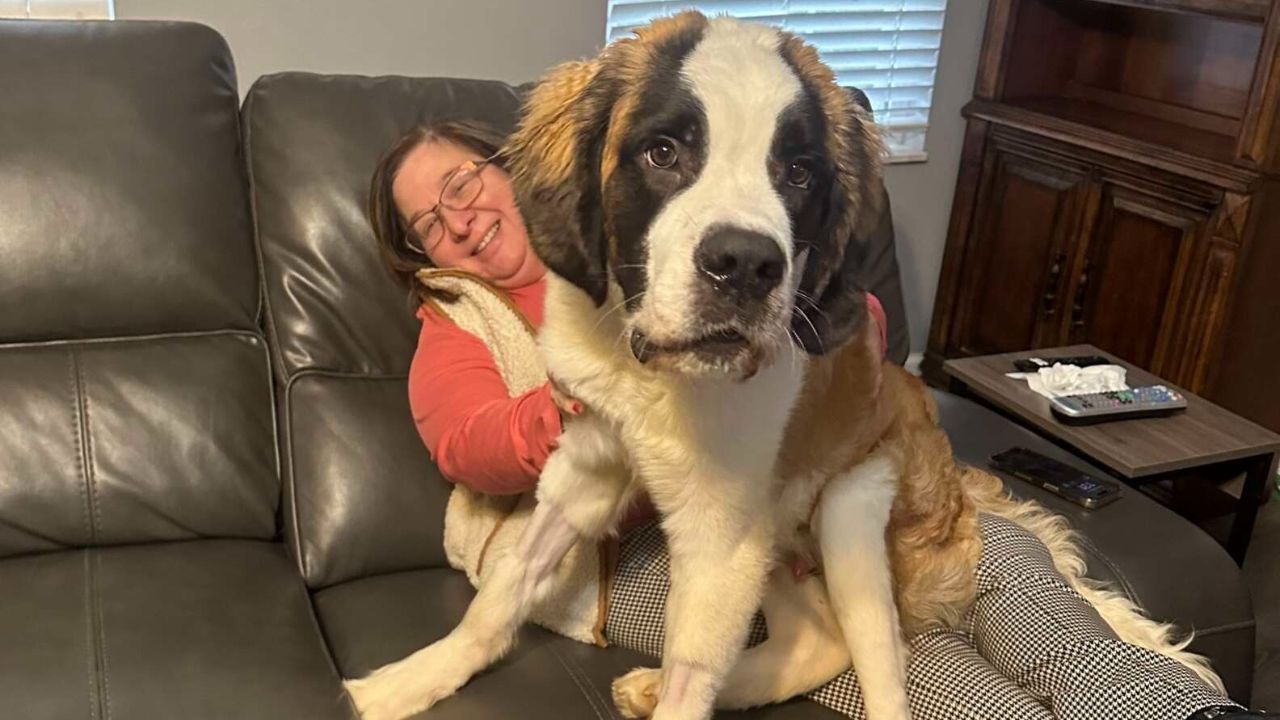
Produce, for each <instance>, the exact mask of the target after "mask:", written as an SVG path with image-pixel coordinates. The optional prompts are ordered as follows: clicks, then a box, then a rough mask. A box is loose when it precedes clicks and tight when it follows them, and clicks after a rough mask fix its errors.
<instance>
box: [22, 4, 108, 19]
mask: <svg viewBox="0 0 1280 720" xmlns="http://www.w3.org/2000/svg"><path fill="white" fill-rule="evenodd" d="M0 18H23V19H32V20H36V19H40V20H111V19H113V18H115V7H114V3H113V2H112V0H0Z"/></svg>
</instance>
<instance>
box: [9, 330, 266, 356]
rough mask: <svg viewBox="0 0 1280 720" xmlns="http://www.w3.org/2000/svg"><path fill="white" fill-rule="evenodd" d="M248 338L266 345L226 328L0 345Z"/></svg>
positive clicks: (252, 333) (251, 333)
mask: <svg viewBox="0 0 1280 720" xmlns="http://www.w3.org/2000/svg"><path fill="white" fill-rule="evenodd" d="M223 336H228V337H235V336H240V337H247V338H254V339H256V340H261V341H263V343H264V345H265V343H266V339H267V338H266V336H265V335H264V334H263V333H262V332H260V331H259V330H258V329H257V328H254V329H251V330H245V329H239V328H224V329H221V330H187V331H181V332H153V333H144V334H142V335H107V336H103V337H94V338H64V339H61V340H35V341H29V342H15V343H2V344H0V352H6V351H11V350H40V349H44V348H59V347H66V348H72V349H74V348H76V347H79V346H86V347H95V346H100V345H112V344H116V343H144V342H153V341H156V340H187V339H191V338H201V337H223Z"/></svg>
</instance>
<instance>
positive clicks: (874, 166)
mask: <svg viewBox="0 0 1280 720" xmlns="http://www.w3.org/2000/svg"><path fill="white" fill-rule="evenodd" d="M833 80H834V79H833V78H832V79H831V80H828V79H827V78H825V77H822V78H820V87H821V88H822V90H821V91H820V96H821V98H822V105H823V110H824V112H825V113H826V116H827V149H828V152H829V153H830V155H831V159H832V165H833V177H832V182H831V193H830V196H829V198H828V199H827V204H826V208H825V212H824V216H825V219H824V222H823V226H822V228H821V230H820V231H819V233H818V236H817V237H816V238H815V239H814V241H813V242H812V243H810V245H809V251H808V257H807V259H806V262H805V268H804V274H803V275H802V277H801V280H800V286H799V287H800V292H798V293H797V295H796V305H795V308H796V309H795V313H794V316H793V318H792V321H791V328H792V330H793V331H794V334H795V337H796V339H797V341H798V342H799V343H800V346H801V347H803V348H804V350H805V352H808V353H809V354H811V355H824V354H826V353H829V352H831V351H833V350H835V349H837V348H839V347H840V346H841V345H843V344H844V343H845V342H847V341H848V340H849V339H850V338H851V337H853V336H854V334H856V333H857V332H858V331H859V330H861V329H862V326H863V324H864V323H865V322H866V317H867V304H866V292H865V290H864V289H863V288H861V287H859V283H858V280H857V274H858V270H859V269H860V268H861V266H862V265H863V263H864V261H865V255H866V246H867V240H868V238H869V237H870V236H871V233H872V232H874V230H875V229H876V227H877V226H878V225H879V223H880V222H881V220H882V218H881V215H882V213H883V211H884V209H885V208H887V204H886V203H885V202H884V201H885V199H886V198H885V191H884V180H883V177H882V158H883V153H884V150H883V148H884V146H883V144H882V142H881V139H880V135H879V133H878V132H877V131H876V128H875V123H874V121H873V120H872V118H871V113H870V111H869V110H868V109H867V103H866V96H865V95H863V94H862V93H861V92H860V91H857V90H852V91H848V90H845V89H843V88H840V87H838V86H836V85H835V83H834V81H833Z"/></svg>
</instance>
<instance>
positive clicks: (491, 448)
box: [409, 278, 887, 495]
mask: <svg viewBox="0 0 1280 720" xmlns="http://www.w3.org/2000/svg"><path fill="white" fill-rule="evenodd" d="M546 290H547V285H546V279H545V278H543V279H541V280H539V281H537V282H535V283H532V284H530V285H527V286H525V287H522V288H517V289H514V290H510V291H508V292H509V295H510V297H511V299H512V300H513V301H514V302H515V304H516V307H518V308H519V309H520V311H521V312H522V313H523V314H524V316H525V318H526V319H527V320H528V321H529V323H530V324H531V325H532V326H533V327H534V328H535V329H536V328H538V327H540V326H541V325H542V307H543V300H544V298H545V296H546ZM867 300H868V302H867V305H868V309H869V310H870V313H871V316H872V317H873V318H874V320H875V322H876V324H877V325H878V326H879V328H878V329H879V331H880V340H881V347H882V348H883V347H884V346H885V345H886V342H885V341H886V337H885V335H886V332H885V331H886V325H887V323H886V322H885V316H884V309H883V308H882V307H881V305H880V302H879V300H877V299H876V298H875V296H874V295H871V294H868V295H867ZM418 318H419V319H421V320H422V332H421V334H420V335H419V337H418V349H417V351H416V352H415V353H414V356H413V361H412V363H411V365H410V368H409V407H410V408H411V410H412V411H413V419H414V422H415V424H416V425H417V428H418V433H419V435H421V436H422V440H423V442H424V443H425V444H426V446H427V449H428V450H429V451H430V453H431V456H432V458H433V459H434V460H435V462H436V465H437V466H438V467H439V468H440V472H441V473H442V474H443V475H444V476H445V477H446V478H448V479H449V480H450V481H452V482H456V483H462V484H463V485H466V486H467V487H470V488H472V489H473V490H476V491H478V492H483V493H489V494H498V495H510V494H516V493H522V492H525V491H528V490H532V489H533V488H534V486H535V485H537V482H538V475H539V474H540V473H541V472H542V467H543V465H545V464H546V461H547V456H548V455H550V454H551V451H552V450H554V449H555V446H556V439H557V438H558V437H559V436H560V432H561V429H562V428H561V425H560V412H559V410H558V409H557V408H556V405H555V403H554V402H553V401H552V400H551V387H550V385H549V384H544V385H542V386H539V387H538V388H536V389H534V390H531V391H529V392H527V393H525V394H523V395H520V396H518V397H514V398H513V397H510V396H509V395H508V394H507V386H506V383H504V382H503V380H502V375H501V374H500V373H499V371H498V366H497V363H496V362H494V359H493V355H492V354H491V353H490V352H489V349H488V348H487V347H485V345H484V343H483V342H481V341H480V339H479V338H477V337H476V336H474V335H472V334H471V333H468V332H467V331H465V330H463V329H461V328H459V327H458V326H457V325H455V324H454V323H453V322H452V321H450V320H449V319H447V318H445V317H443V316H441V315H439V314H437V313H435V312H433V311H431V310H429V309H427V308H426V307H423V308H421V309H419V310H418Z"/></svg>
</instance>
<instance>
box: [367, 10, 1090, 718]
mask: <svg viewBox="0 0 1280 720" xmlns="http://www.w3.org/2000/svg"><path fill="white" fill-rule="evenodd" d="M506 154H507V156H508V158H509V163H510V164H509V169H510V171H511V173H512V178H513V181H514V186H515V188H516V193H517V198H518V201H519V203H520V206H521V211H522V214H523V215H524V218H525V221H526V223H527V225H528V228H529V234H530V238H531V241H532V242H533V244H534V247H535V249H536V250H537V252H538V254H539V255H540V256H541V257H542V258H543V260H544V261H545V262H546V264H547V265H548V267H549V268H550V269H551V270H552V275H551V276H550V279H549V282H548V290H547V298H546V308H545V320H544V325H543V329H542V332H541V335H540V343H541V345H542V349H543V352H544V355H545V360H546V363H547V367H548V371H549V372H550V373H551V375H552V376H553V377H555V378H556V379H557V380H558V381H559V382H560V383H561V384H562V385H564V386H565V387H566V388H567V389H568V391H569V392H570V394H572V395H574V396H575V397H577V398H578V399H580V400H581V401H582V402H583V403H584V404H585V405H586V406H587V407H588V408H590V411H589V412H588V413H587V414H586V415H584V416H583V417H581V418H575V419H574V420H572V421H571V422H569V423H567V425H566V427H565V430H564V433H563V435H562V437H561V439H560V446H559V449H558V450H557V451H556V452H555V453H553V454H552V455H551V457H550V458H549V459H548V461H547V464H546V467H545V468H544V471H543V474H542V477H541V479H540V482H539V487H538V505H537V508H536V510H535V512H534V515H533V517H532V519H531V520H530V523H529V527H528V529H527V530H526V533H525V535H524V537H523V538H522V540H521V542H520V544H519V547H518V548H517V549H516V551H515V552H513V553H511V554H509V555H506V556H504V557H502V558H500V559H498V560H497V561H496V562H497V564H496V565H495V567H494V570H493V571H492V575H491V577H490V578H489V579H487V580H486V583H485V584H484V586H483V587H482V588H481V589H480V591H479V593H478V594H477V596H476V598H475V600H474V601H473V602H472V604H471V606H470V607H469V608H468V610H467V612H466V614H465V616H464V618H463V620H462V621H461V623H460V624H459V625H458V626H457V627H456V628H455V629H454V630H453V631H452V632H451V633H450V634H449V635H448V636H446V637H445V638H443V639H441V640H439V641H437V642H436V643H434V644H432V645H431V646H429V647H427V648H425V649H423V650H420V651H418V652H416V653H414V654H413V655H411V656H409V657H408V658H406V659H404V660H401V661H399V662H397V663H393V664H391V665H388V666H386V667H383V668H381V669H379V670H377V671H375V672H374V673H373V674H372V675H370V676H368V677H366V678H363V679H360V680H354V681H351V682H349V683H348V684H347V688H348V689H349V691H350V692H351V694H352V697H353V698H354V700H355V702H356V705H357V707H358V708H359V709H360V711H361V713H362V714H363V715H364V717H365V718H367V719H368V720H382V719H384V718H400V717H406V716H408V715H411V714H414V713H416V712H419V711H422V710H425V709H427V708H429V707H430V706H431V705H432V704H434V703H435V702H437V701H438V700H440V699H442V698H444V697H447V696H448V695H450V694H452V693H453V692H455V691H456V690H458V689H459V688H460V687H461V686H462V685H463V684H465V683H466V682H467V681H468V680H469V679H470V678H471V677H472V676H473V675H474V674H475V673H477V672H480V671H482V670H484V669H485V668H486V667H488V666H489V665H490V664H491V663H493V662H494V661H496V660H497V659H498V658H499V657H501V656H502V655H503V654H504V653H505V652H506V651H507V650H508V649H509V648H510V647H511V644H512V643H513V641H514V638H515V633H516V630H517V628H518V627H519V625H520V623H522V622H523V621H524V620H525V619H526V618H527V616H528V614H529V609H530V607H531V605H532V604H534V603H536V602H538V600H539V597H540V595H541V594H542V592H543V591H544V590H545V584H546V580H547V578H548V577H549V575H550V572H549V571H550V569H551V568H553V567H554V566H555V564H556V563H557V562H558V561H559V559H560V558H561V557H562V556H563V555H564V553H565V552H566V551H567V550H568V549H569V548H570V547H571V546H572V544H573V543H574V542H576V541H578V539H579V538H583V537H585V538H597V537H600V536H602V535H603V534H605V533H609V532H612V531H613V529H614V528H615V526H616V524H617V521H618V519H619V518H620V516H621V515H622V513H623V512H624V511H625V510H626V508H627V506H628V505H629V504H630V501H631V499H632V498H633V497H634V496H635V495H636V494H638V493H639V492H645V493H647V494H648V496H649V497H650V499H651V500H652V501H653V503H654V505H655V507H656V508H657V509H658V511H659V513H660V516H661V522H662V526H663V529H664V531H665V533H666V535H667V539H668V547H669V550H670V555H671V592H670V595H669V598H668V604H667V623H666V628H667V634H666V637H667V642H666V647H665V649H664V654H663V665H662V669H661V670H660V671H638V672H636V673H632V674H631V675H628V676H626V677H624V678H623V679H621V680H620V681H619V682H618V684H617V686H616V687H615V697H616V698H617V700H618V702H619V705H620V706H621V707H622V708H623V709H624V710H625V711H628V712H633V713H643V714H649V715H651V716H652V717H654V718H658V719H659V720H686V719H687V720H703V719H705V718H708V717H710V715H711V712H712V709H713V707H714V706H715V704H716V702H717V698H719V702H720V703H722V704H728V705H733V706H741V705H755V704H761V703H765V702H772V701H775V700H781V699H785V698H786V697H790V696H791V695H794V694H796V693H798V692H802V691H804V690H806V689H809V688H810V687H813V686H815V685H816V684H818V683H820V682H821V681H824V680H826V679H828V678H830V677H832V676H834V675H835V674H837V673H838V672H840V671H841V670H843V669H844V668H845V667H847V666H848V664H849V662H850V659H852V663H853V665H854V666H855V667H856V669H857V671H858V673H859V676H860V678H861V679H862V681H863V687H864V690H865V696H866V699H867V707H868V711H869V715H870V717H871V718H872V720H886V719H888V718H905V717H907V710H906V702H905V692H904V688H903V684H904V675H903V673H904V670H903V668H904V664H905V656H906V654H905V650H904V645H903V642H902V632H903V629H905V630H907V631H908V632H911V631H914V630H916V629H919V628H922V627H927V626H929V625H930V624H935V623H944V624H949V623H954V622H955V621H956V620H957V619H958V617H959V615H960V613H961V612H962V611H963V607H964V606H965V604H966V603H967V602H969V601H970V600H971V598H972V595H973V579H972V574H973V567H974V565H975V564H976V560H977V555H978V549H979V539H978V535H977V529H976V524H975V513H976V512H977V511H978V510H979V509H984V508H985V507H986V506H987V505H990V506H995V507H1006V506H1007V507H1008V508H1013V507H1015V506H1013V505H1011V504H1008V503H1007V502H1004V501H1002V500H999V499H998V496H997V495H996V494H995V490H994V489H993V490H992V491H991V493H990V497H987V496H985V495H982V496H979V495H977V494H975V491H972V490H967V489H965V488H964V486H963V480H964V478H963V477H962V476H963V475H964V472H965V471H962V470H960V469H959V468H957V467H956V466H955V464H954V462H952V461H951V459H950V452H949V449H948V448H947V447H946V441H945V438H944V437H942V436H941V434H940V433H939V432H937V431H936V428H932V429H930V428H931V420H932V417H931V414H930V410H929V408H928V405H927V396H925V395H923V394H922V392H921V391H920V390H919V388H915V389H911V388H910V381H909V380H908V379H907V378H906V377H905V376H904V375H901V374H899V373H894V372H883V373H882V372H881V371H880V370H879V369H878V368H879V361H878V358H877V357H871V356H867V353H868V352H870V351H869V349H868V348H869V345H868V340H867V338H868V336H867V333H868V332H869V331H868V328H869V323H867V322H866V315H867V314H866V307H865V296H864V295H863V293H861V292H860V291H859V290H858V289H857V287H856V283H855V282H854V280H853V277H854V275H855V273H856V271H857V263H858V260H859V254H858V252H857V247H856V244H857V239H858V238H859V237H863V236H865V232H866V229H867V228H866V227H864V224H866V223H867V222H869V220H868V218H874V217H875V215H876V212H875V205H876V203H877V201H878V198H879V195H878V193H879V188H880V183H879V173H880V145H879V140H878V138H877V135H876V133H875V132H874V127H873V125H872V123H871V122H870V120H869V118H867V117H866V115H865V114H864V112H863V111H862V110H861V109H860V108H859V107H858V106H857V105H856V104H855V102H854V100H853V99H852V97H851V96H850V95H849V94H848V93H846V92H845V91H843V90H842V89H841V88H839V87H838V86H837V85H836V83H835V78H834V76H833V74H832V73H831V71H830V70H829V69H828V68H827V67H826V66H824V65H823V64H822V63H821V62H819V61H818V58H817V54H816V52H814V50H813V49H812V48H811V47H809V46H807V45H806V44H804V43H803V42H802V41H800V40H799V39H798V38H796V37H794V36H791V35H789V34H787V33H783V32H780V31H778V30H775V29H772V28H767V27H764V26H760V25H753V24H747V23H742V22H739V21H735V20H732V19H728V18H716V19H714V20H708V19H706V18H705V17H703V16H702V15H699V14H697V13H683V14H681V15H679V16H676V17H675V18H671V19H664V20H660V21H657V22H655V23H653V24H652V25H650V26H648V27H647V28H644V29H642V30H640V31H637V36H636V37H635V38H630V39H627V40H624V41H620V42H617V43H614V44H613V45H611V46H609V47H608V48H606V50H605V51H604V52H603V53H602V54H601V56H600V57H598V58H596V59H595V60H592V61H588V62H575V63H568V64H565V65H562V66H560V67H558V68H556V69H555V70H553V71H552V72H551V73H550V74H549V75H548V76H547V77H546V78H545V79H544V80H543V81H542V82H540V83H539V85H538V86H537V87H536V88H535V90H534V91H533V93H532V94H531V96H530V98H529V100H528V102H527V103H526V106H525V108H524V112H523V116H522V118H521V122H520V125H519V128H518V129H517V131H516V133H515V135H514V136H513V138H512V140H511V142H510V144H509V147H508V148H507V151H506ZM864 356H865V357H864ZM904 388H905V389H904ZM793 408H795V409H796V412H795V413H794V414H793V413H792V409H793ZM780 481H781V482H780ZM993 487H994V486H993ZM819 498H820V499H819ZM815 501H817V506H816V512H814V515H813V523H812V525H813V531H812V532H811V533H807V532H803V531H802V526H803V525H805V524H807V522H808V520H809V518H810V511H811V510H813V508H814V507H815V506H814V503H815ZM984 503H985V504H984ZM1001 503H1003V504H1001ZM805 538H815V539H816V541H817V542H816V545H817V550H818V551H819V552H820V554H821V556H822V558H823V561H824V565H825V568H826V572H825V575H824V579H825V584H822V583H820V582H817V581H812V580H811V581H808V582H806V583H803V584H795V583H791V582H790V581H786V582H783V581H782V579H781V578H780V577H778V575H779V573H778V572H775V573H774V579H775V581H774V582H773V583H772V585H771V587H772V590H771V591H770V593H769V594H768V596H767V597H766V596H765V589H766V585H767V580H768V576H769V573H770V570H771V569H772V568H774V567H776V564H777V558H778V552H777V548H778V547H779V546H781V547H784V548H787V549H788V550H789V551H791V552H798V551H801V550H802V549H804V546H805V545H806V543H805ZM1077 575H1078V573H1077ZM788 583H790V584H788ZM895 596H896V602H895ZM828 597H829V598H830V610H829V611H824V608H827V601H826V598H828ZM762 600H763V601H764V607H765V611H766V614H767V616H768V619H769V627H770V640H769V641H768V642H767V643H765V644H764V645H762V646H760V647H759V648H755V649H753V650H751V651H749V652H748V653H747V654H746V655H745V656H743V654H742V647H743V645H744V641H745V638H746V634H747V629H748V625H749V622H750V618H751V616H752V614H753V613H754V611H755V609H756V608H758V607H760V605H761V602H762ZM899 618H901V619H899ZM815 653H816V654H821V655H822V657H821V660H822V662H817V661H816V660H815V661H814V662H806V663H794V664H789V663H788V662H786V660H787V659H788V658H794V657H795V656H796V655H797V654H801V655H804V656H805V657H807V658H809V657H810V656H812V655H814V654H815ZM740 656H741V657H742V659H741V662H740V661H739V658H740ZM810 659H813V658H810ZM799 665H804V666H805V667H797V666H799ZM762 691H763V692H762Z"/></svg>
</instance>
